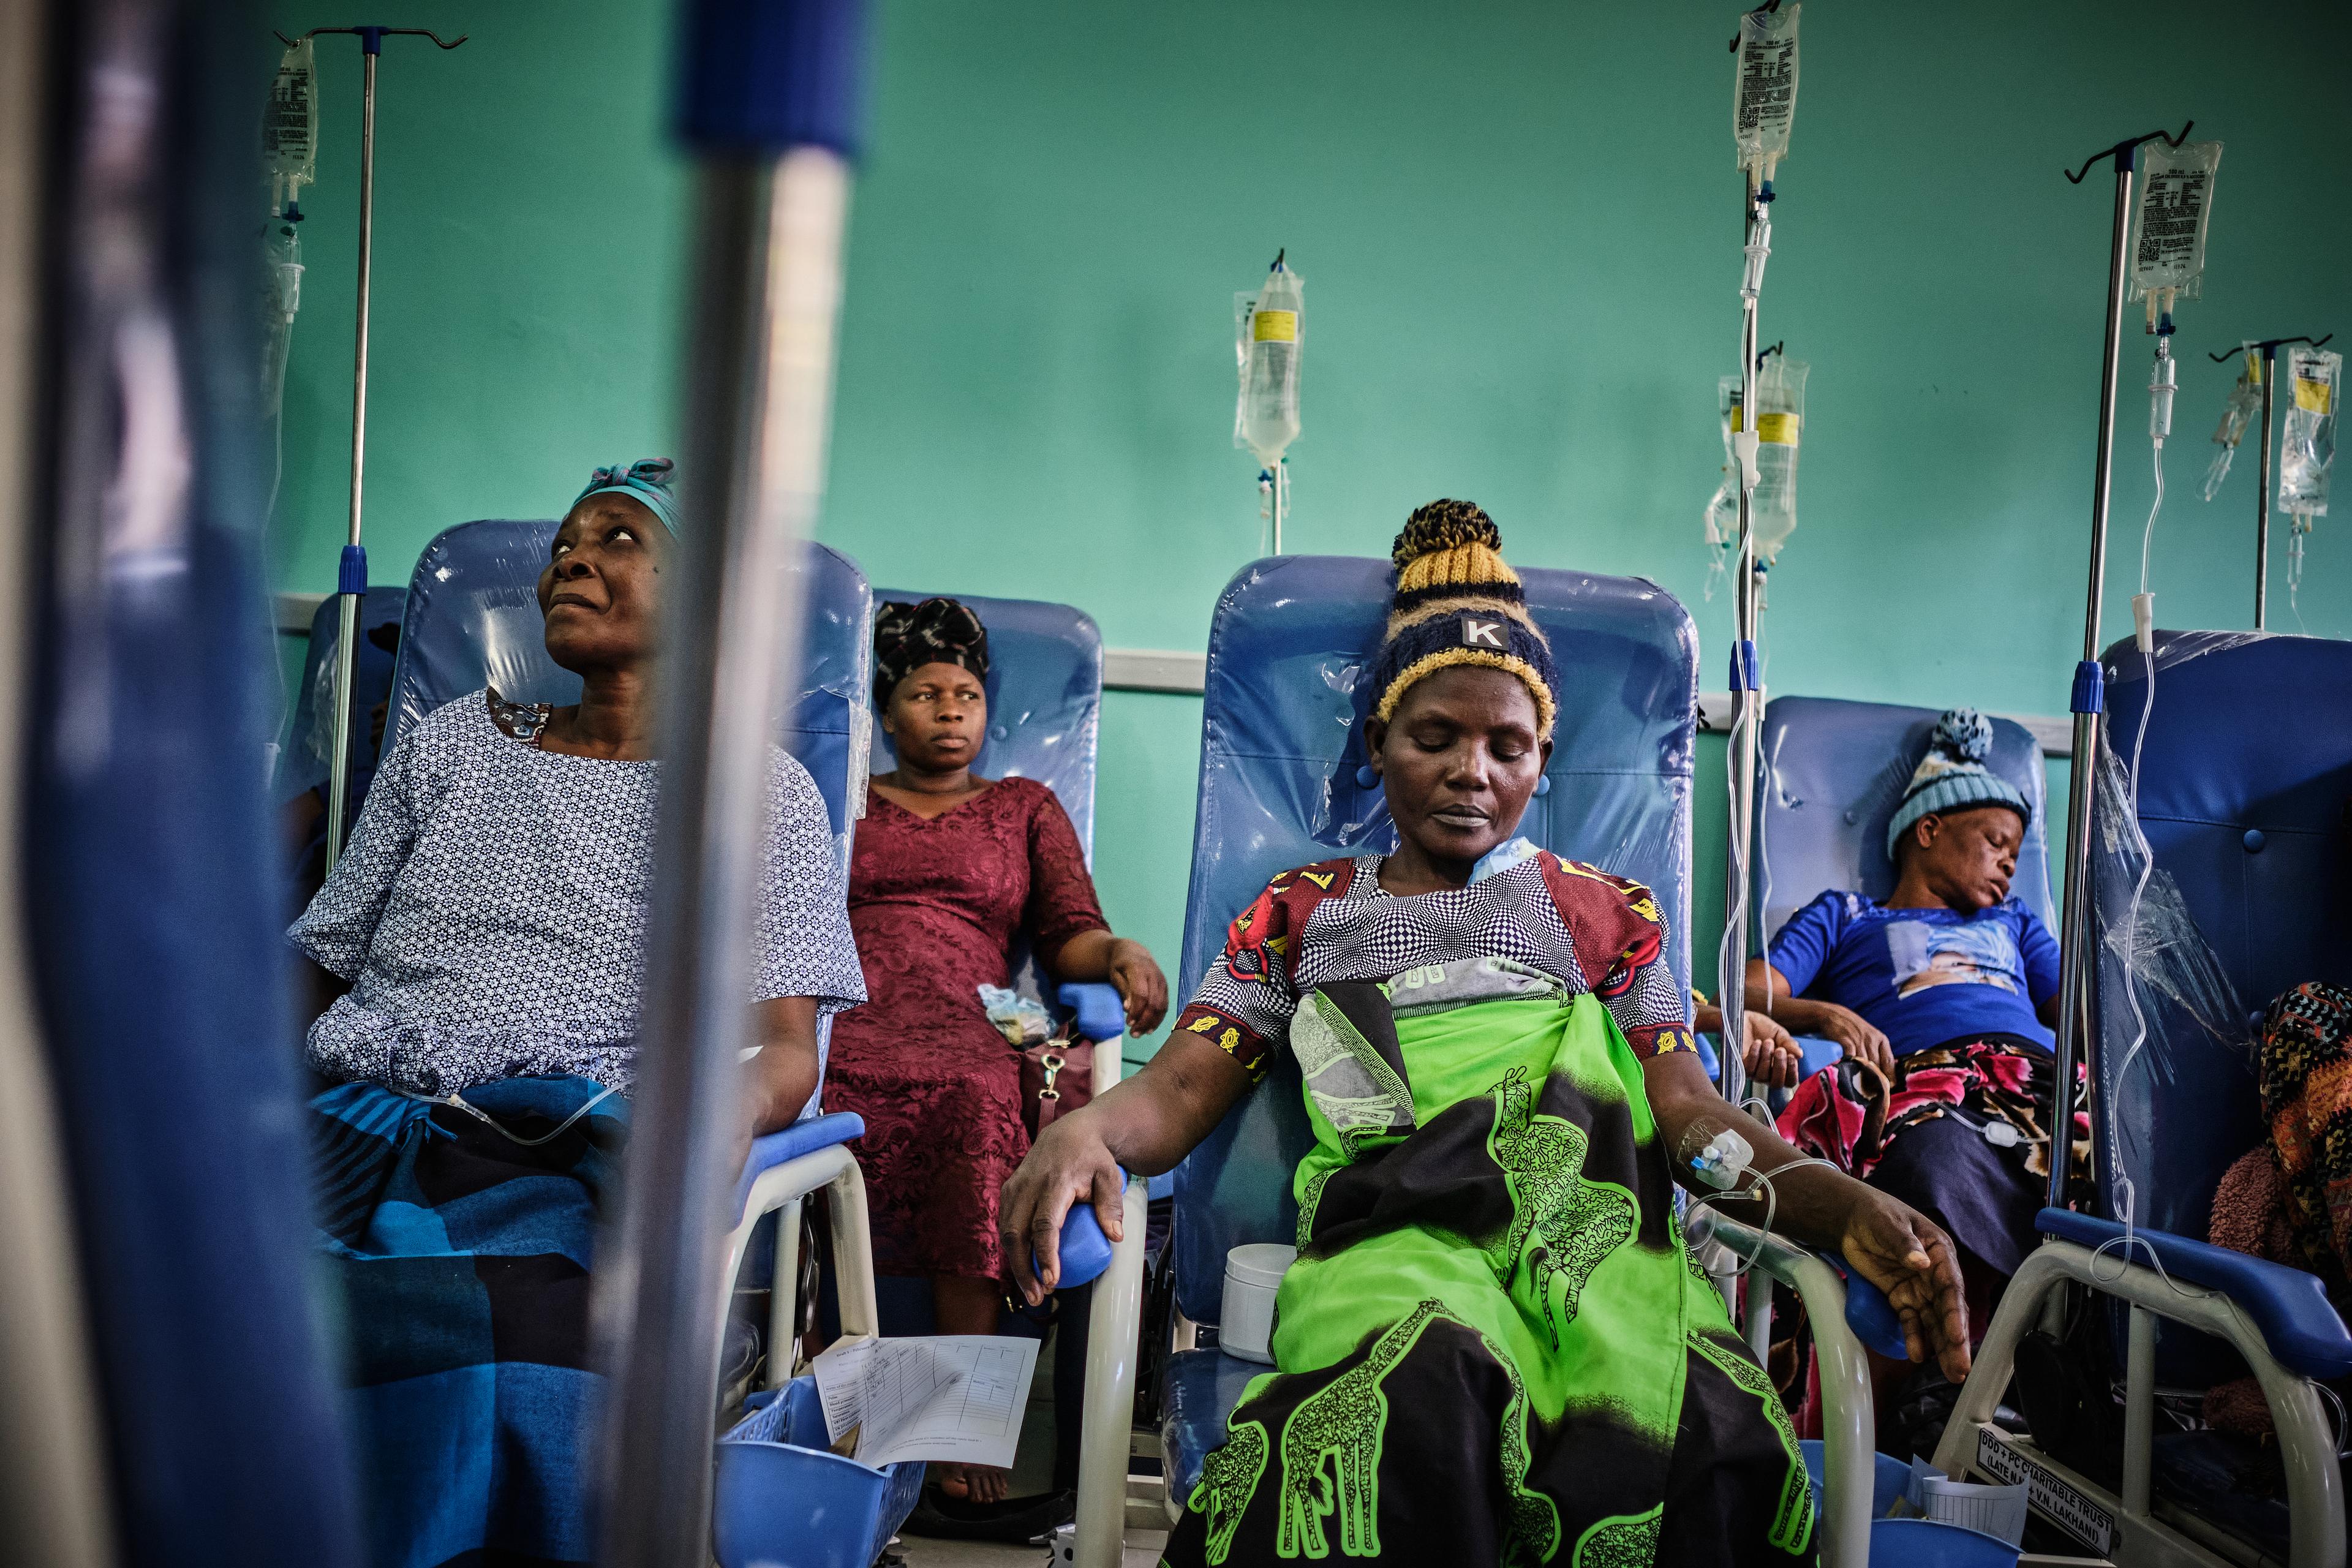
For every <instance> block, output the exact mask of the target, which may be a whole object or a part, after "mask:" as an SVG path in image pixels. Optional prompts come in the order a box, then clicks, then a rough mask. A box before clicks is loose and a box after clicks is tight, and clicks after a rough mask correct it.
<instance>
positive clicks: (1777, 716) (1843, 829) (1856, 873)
mask: <svg viewBox="0 0 2352 1568" xmlns="http://www.w3.org/2000/svg"><path fill="white" fill-rule="evenodd" d="M1938 717H1940V713H1939V711H1938V710H1936V709H1933V708H1905V707H1899V706H1897V705H1895V704H1894V703H1888V702H1846V701H1843V700H1839V699H1837V698H1833V697H1776V698H1774V699H1773V700H1771V701H1770V702H1769V703H1767V704H1766V705H1765V709H1764V728H1763V732H1762V734H1761V735H1760V736H1759V740H1760V742H1761V745H1760V746H1759V751H1760V752H1761V753H1762V755H1763V759H1764V785H1765V787H1764V789H1763V790H1762V791H1761V793H1760V794H1759V802H1760V806H1759V811H1758V813H1757V825H1756V838H1757V846H1758V855H1757V859H1756V864H1757V874H1756V883H1755V887H1756V893H1755V907H1756V910H1757V911H1758V917H1759V934H1761V935H1763V936H1765V937H1767V938H1769V936H1770V935H1771V933H1773V932H1774V931H1779V930H1780V928H1781V927H1782V926H1783V925H1786V924H1787V923H1788V921H1789V917H1790V915H1792V914H1794V913H1796V912H1797V911H1798V910H1801V909H1802V908H1804V906H1805V905H1807V904H1809V903H1811V901H1812V900H1814V899H1815V898H1817V897H1819V896H1820V895H1821V894H1822V893H1824V892H1828V891H1830V890H1832V889H1836V890H1839V891H1843V892H1856V893H1866V894H1868V895H1869V896H1870V897H1872V898H1874V899H1884V898H1885V897H1886V896H1887V895H1888V894H1890V893H1892V892H1893V891H1894V890H1895V863H1894V862H1893V861H1892V860H1890V859H1888V858H1887V856H1886V825H1887V824H1888V823H1890V822H1892V821H1893V820H1894V819H1895V806H1896V805H1900V804H1901V803H1902V799H1903V792H1904V790H1905V788H1906V786H1907V785H1908V784H1910V782H1911V771H1912V770H1913V769H1914V768H1916V767H1917V766H1918V765H1919V759H1920V758H1921V757H1922V756H1924V755H1926V754H1927V737H1928V735H1929V734H1930V733H1932V732H1933V731H1934V730H1935V728H1936V721H1937V718H1938ZM1986 765H1988V766H1989V767H1990V768H1991V769H1992V771H1993V772H1995V773H1999V774H2000V776H2001V777H2003V778H2005V779H2007V780H2008V781H2009V782H2010V783H2011V784H2015V785H2016V786H2017V787H2018V788H2019V789H2020V790H2021V791H2022V792H2024V795H2025V799H2026V803H2027V804H2028V805H2031V806H2032V808H2033V820H2032V821H2031V822H2029V823H2027V824H2026V826H2025V843H2024V845H2023V846H2022V847H2021V848H2020V849H2019V850H2018V854H2017V874H2016V876H2015V877H2014V878H2012V879H2011V883H2010V892H2011V895H2012V896H2013V897H2015V898H2018V899H2021V900H2023V901H2024V903H2025V907H2026V908H2028V909H2030V910H2032V911H2033V912H2034V913H2035V914H2037V915H2039V916H2041V917H2042V923H2043V924H2045V925H2047V926H2049V927H2050V928H2051V929H2052V931H2056V929H2057V912H2056V910H2054V909H2053V906H2052V901H2051V898H2050V847H2049V836H2048V833H2047V831H2046V828H2045V819H2046V818H2047V816H2048V815H2049V813H2048V802H2047V800H2046V799H2045V798H2044V784H2043V778H2042V746H2041V742H2038V741H2036V740H2034V738H2033V735H2032V731H2029V730H2027V729H2026V728H2025V726H2024V725H2022V724H2020V723H2018V722H2017V721H2015V720H2011V719H1995V720H1993V721H1992V754H1991V756H1990V757H1989V758H1987V759H1986Z"/></svg>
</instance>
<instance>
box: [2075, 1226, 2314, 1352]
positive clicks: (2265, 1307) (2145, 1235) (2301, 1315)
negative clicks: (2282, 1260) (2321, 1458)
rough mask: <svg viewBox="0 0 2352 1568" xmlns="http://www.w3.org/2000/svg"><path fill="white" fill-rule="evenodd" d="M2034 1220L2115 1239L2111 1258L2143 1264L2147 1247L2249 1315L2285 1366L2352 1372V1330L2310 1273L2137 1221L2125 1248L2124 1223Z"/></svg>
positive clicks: (2079, 1236)
mask: <svg viewBox="0 0 2352 1568" xmlns="http://www.w3.org/2000/svg"><path fill="white" fill-rule="evenodd" d="M2033 1224H2034V1228H2035V1229H2037V1230H2039V1231H2041V1232H2042V1235H2044V1236H2054V1237H2058V1238H2059V1239H2060V1240H2062V1241H2071V1242H2073V1243H2074V1244H2075V1245H2076V1246H2077V1247H2089V1248H2091V1249H2092V1250H2093V1251H2096V1250H2098V1249H2099V1248H2100V1247H2108V1246H2110V1244H2113V1245H2112V1247H2111V1250H2112V1251H2113V1252H2114V1253H2115V1254H2116V1256H2118V1257H2119V1258H2121V1257H2124V1256H2126V1253H2128V1257H2129V1261H2131V1262H2134V1263H2140V1264H2145V1263H2146V1262H2147V1259H2148V1257H2149V1255H2150V1254H2151V1253H2152V1254H2154V1256H2155V1258H2156V1260H2157V1262H2158V1264H2159V1265H2161V1266H2162V1268H2163V1270H2164V1272H2165V1273H2166V1274H2168V1275H2169V1276H2170V1277H2171V1278H2172V1279H2175V1280H2177V1281H2179V1282H2180V1283H2182V1284H2187V1285H2201V1286H2203V1287H2204V1288H2205V1289H2209V1290H2217V1291H2219V1292H2221V1294H2222V1295H2224V1296H2226V1297H2228V1298H2229V1299H2230V1300H2231V1303H2232V1304H2234V1305H2235V1306H2237V1307H2238V1308H2239V1309H2241V1310H2242V1311H2244V1312H2245V1314H2246V1316H2247V1317H2249V1318H2251V1319H2252V1320H2253V1324H2254V1327H2255V1328H2256V1329H2257V1330H2258V1331H2260V1332H2261V1333H2262V1336H2263V1343H2264V1344H2265V1345H2266V1346H2268V1348H2269V1350H2270V1352H2271V1354H2272V1355H2273V1357H2275V1358H2276V1359H2277V1361H2278V1363H2279V1364H2280V1365H2281V1366H2284V1367H2285V1368H2286V1369H2287V1370H2288V1371H2290V1372H2294V1373H2300V1374H2301V1375H2303V1376H2305V1377H2310V1378H2317V1379H2319V1380H2320V1381H2322V1382H2326V1381H2329V1380H2332V1379H2335V1378H2339V1377H2342V1376H2344V1375H2346V1374H2347V1373H2352V1333H2347V1331H2345V1327H2344V1320H2343V1319H2342V1318H2340V1317H2338V1316H2336V1309H2335V1308H2334V1307H2333V1306H2331V1305H2329V1304H2328V1300H2327V1291H2326V1287H2324V1286H2322V1285H2321V1284H2320V1282H2319V1277H2318V1276H2317V1275H2315V1274H2306V1273H2305V1272H2304V1271H2303V1270H2302V1269H2300V1268H2287V1267H2286V1266H2285V1265H2284V1264H2279V1263H2272V1262H2268V1261H2266V1260H2265V1259H2263V1258H2254V1257H2252V1256H2250V1255H2248V1254H2246V1253H2243V1252H2231V1250H2230V1249H2229V1248H2227V1247H2214V1246H2211V1245H2210V1244H2209V1243H2206V1242H2202V1241H2191V1240H2189V1238H2188V1237H2181V1236H2174V1235H2171V1234H2170V1233H2168V1232H2167V1231H2161V1230H2148V1229H2145V1228H2142V1227H2137V1226H2135V1227H2134V1229H2133V1230H2132V1233H2131V1236H2132V1245H2131V1247H2129V1248H2128V1249H2126V1247H2124V1246H2123V1245H2122V1242H2123V1237H2124V1227H2123V1226H2121V1225H2119V1224H2117V1223H2116V1221H2114V1220H2111V1219H2101V1218H2099V1217H2098V1216H2097V1215H2086V1214H2075V1213H2074V1212H2073V1211H2072V1210H2069V1209H2047V1208H2046V1209H2043V1210H2042V1212H2041V1214H2039V1215H2036V1216H2035V1217H2034V1221H2033Z"/></svg>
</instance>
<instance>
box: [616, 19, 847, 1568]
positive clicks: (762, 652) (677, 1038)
mask: <svg viewBox="0 0 2352 1568" xmlns="http://www.w3.org/2000/svg"><path fill="white" fill-rule="evenodd" d="M678 8H679V10H681V11H682V12H683V13H684V16H685V21H686V47H685V50H684V64H685V71H684V73H683V74H684V81H683V91H682V92H681V94H680V101H679V115H678V118H679V120H680V121H681V129H682V131H683V132H684V140H685V142H686V143H687V146H688V149H689V150H690V151H691V153H693V155H694V157H695V159H696V161H697V163H698V165H699V168H698V205H699V208H700V211H699V214H698V236H697V240H698V243H697V246H696V250H697V253H698V258H699V265H698V269H697V273H696V277H695V280H694V295H693V306H692V308H693V333H692V337H691V338H690V340H689V342H690V347H689V351H688V353H689V357H688V362H687V374H686V385H685V393H686V403H687V415H688V417H687V420H686V426H685V427H686V429H687V430H688V432H689V435H688V446H687V458H688V462H687V464H686V467H685V470H684V474H683V479H684V488H685V494H686V498H687V506H688V521H689V526H688V528H687V530H686V531H685V538H684V540H683V542H682V546H681V549H680V551H679V555H680V557H681V562H680V565H679V569H678V573H677V576H678V578H679V581H678V583H677V587H676V588H675V589H673V590H672V592H674V593H675V594H676V595H677V601H676V602H675V603H674V604H673V605H672V606H671V608H670V610H669V611H668V613H667V615H666V616H665V617H664V628H665V629H664V637H665V643H666V646H667V649H668V651H667V655H666V656H665V662H664V666H663V669H662V677H661V691H662V706H663V712H662V716H661V723H662V729H661V745H662V751H661V756H662V798H661V809H660V814H659V817H658V819H657V822H658V826H657V827H656V840H655V854H654V883H653V889H652V894H651V899H650V900H649V901H650V915H649V918H648V921H647V930H648V937H647V941H646V982H645V1005H644V1009H643V1014H642V1018H643V1025H642V1028H641V1030H640V1036H641V1038H642V1040H643V1042H644V1044H643V1047H642V1048H641V1050H640V1052H639V1056H638V1076H637V1093H636V1099H635V1109H634V1110H633V1112H632V1118H633V1121H634V1131H632V1132H631V1134H630V1144H629V1171H628V1181H627V1182H626V1183H625V1186H624V1191H623V1194H622V1205H621V1206H622V1214H621V1223H620V1226H619V1227H618V1234H617V1235H616V1236H613V1235H608V1237H607V1238H606V1242H605V1243H604V1244H602V1245H600V1249H599V1252H598V1255H597V1270H596V1279H595V1298H596V1299H595V1301H594V1303H593V1317H594V1321H596V1323H597V1324H598V1325H599V1328H598V1332H599V1338H600V1340H601V1342H602V1346H603V1349H604V1355H605V1359H606V1362H607V1363H608V1364H609V1367H610V1374H609V1384H608V1390H607V1393H606V1395H605V1399H604V1405H605V1409H604V1442H603V1465H602V1472H601V1473H602V1483H603V1484H602V1487H601V1489H600V1495H599V1501H600V1503H601V1505H602V1506H601V1508H600V1510H599V1511H600V1512H601V1514H602V1516H603V1517H602V1523H601V1526H600V1537H601V1539H600V1544H599V1550H598V1552H597V1559H596V1560H597V1561H598V1562H599V1563H602V1564H604V1568H686V1565H688V1564H691V1563H709V1561H710V1501H711V1465H710V1441H711V1398H710V1391H711V1388H712V1378H713V1375H714V1369H715V1368H716V1367H717V1366H718V1364H719V1321H720V1314H719V1302H720V1296H721V1292H722V1291H723V1289H725V1286H724V1283H723V1282H722V1281H721V1280H720V1279H719V1265H720V1260H721V1259H722V1258H723V1257H724V1256H725V1253H724V1249H723V1245H722V1244H723V1233H724V1230H725V1223H724V1221H723V1220H722V1218H721V1215H722V1214H724V1213H726V1212H728V1210H727V1201H726V1196H727V1192H728V1188H729V1186H730V1184H731V1183H732V1181H733V1178H734V1170H733V1169H732V1167H731V1166H730V1163H729V1162H730V1149H729V1144H730V1136H729V1129H730V1127H731V1126H733V1125H734V1120H733V1119H734V1117H735V1116H736V1115H737V1114H738V1110H737V1107H738V1106H739V1105H740V1096H741V1092H742V1090H741V1082H742V1080H741V1079H740V1072H741V1068H740V1065H739V1064H740V1056H741V1048H742V1047H743V1046H745V1045H746V1044H749V1043H751V1042H750V1040H749V1039H748V1036H749V1034H750V1032H751V1010H750V1009H749V1008H748V1007H746V1006H745V1005H744V1002H743V999H744V997H745V996H746V995H747V994H748V992H747V989H746V987H747V986H748V984H750V974H751V937H752V928H753V926H754V924H755V917H756V910H755V907H754V906H755V904H756V901H757V892H758V889H757V886H756V883H757V879H758V878H757V869H758V865H759V857H758V856H757V855H756V854H754V853H750V851H751V848H752V847H754V846H756V845H757V844H759V843H760V842H761V837H762V835H763V834H765V832H766V831H767V815H768V813H767V797H768V784H769V778H770V774H769V753H770V750H771V745H772V737H773V736H774V734H775V733H776V723H777V720H778V718H779V716H780V710H781V709H782V705H783V701H784V698H785V694H786V693H787V692H788V691H790V690H791V689H792V685H793V676H794V668H793V667H795V666H797V665H798V663H799V659H800V656H799V647H800V631H801V626H802V618H803V610H804V605H803V599H804V596H805V594H806V584H807V578H806V576H805V574H801V573H796V572H793V571H792V570H790V568H791V566H792V565H793V563H795V562H796V561H798V560H799V559H800V558H801V547H802V541H803V540H804V539H806V538H807V537H809V535H810V534H812V533H813V532H814V529H815V522H816V513H817V507H818V503H819V500H820V499H821V497H822V494H823V491H824V462H825V449H826V443H827V437H828V431H829V426H830V422H831V415H832V397H833V375H834V361H835V329H836V327H837V324H838V321H839V318H840V306H841V289H842V243H843V238H844V236H845V233H846V229H847V225H848V216H849V193H850V184H851V160H852V159H853V158H854V157H855V155H856V151H857V142H858V129H857V127H858V121H859V105H858V101H857V100H858V80H859V77H860V75H861V72H860V71H859V69H858V60H859V58H860V57H861V55H862V53H863V48H864V41H865V35H866V5H865V3H864V0H687V3H686V4H684V5H680V6H679V7H678ZM606 1247H609V1251H608V1250H606V1249H605V1248H606ZM608 1259H609V1261H608Z"/></svg>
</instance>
